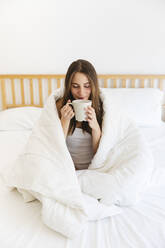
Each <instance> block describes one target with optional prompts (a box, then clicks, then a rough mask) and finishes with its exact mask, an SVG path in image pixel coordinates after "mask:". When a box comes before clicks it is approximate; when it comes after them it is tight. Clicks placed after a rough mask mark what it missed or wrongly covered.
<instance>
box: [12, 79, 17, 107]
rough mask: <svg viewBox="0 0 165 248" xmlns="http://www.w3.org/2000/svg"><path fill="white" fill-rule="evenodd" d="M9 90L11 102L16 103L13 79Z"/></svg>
mask: <svg viewBox="0 0 165 248" xmlns="http://www.w3.org/2000/svg"><path fill="white" fill-rule="evenodd" d="M11 90H12V99H13V104H16V100H15V99H16V98H15V87H14V79H13V78H12V79H11Z"/></svg>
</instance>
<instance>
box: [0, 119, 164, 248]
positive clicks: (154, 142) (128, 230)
mask: <svg viewBox="0 0 165 248" xmlns="http://www.w3.org/2000/svg"><path fill="white" fill-rule="evenodd" d="M141 132H142V133H143V134H144V136H145V137H146V139H147V141H148V143H149V145H150V148H151V150H152V152H153V156H154V159H155V166H156V167H158V168H159V169H160V171H163V170H165V123H163V124H162V125H161V126H160V127H157V128H153V127H152V128H141ZM30 133H31V131H30V130H22V131H1V132H0V159H1V164H0V170H3V167H4V166H5V165H6V164H7V163H10V162H12V161H13V160H14V159H15V158H16V157H17V156H18V154H19V153H20V152H21V150H22V149H23V146H24V145H25V143H26V142H27V140H28V137H29V135H30ZM0 188H1V190H0V247H2V248H9V247H12V248H34V247H40V248H45V247H47V248H54V247H58V248H64V247H65V248H77V247H79V248H91V247H95V248H98V247H101V248H118V247H122V248H130V247H133V248H136V247H137V248H155V247H158V248H164V247H165V187H164V186H159V185H157V186H156V187H153V188H149V190H148V191H147V192H146V193H145V194H144V195H143V196H142V199H141V201H140V202H139V203H138V204H137V205H136V206H134V207H131V208H126V207H125V208H124V211H123V213H122V214H120V215H116V216H113V217H110V218H105V219H103V220H101V221H92V222H88V224H87V225H86V227H85V229H84V230H83V231H82V232H81V234H80V235H79V236H77V237H76V238H75V239H73V240H69V239H66V238H65V237H63V236H62V235H60V234H58V233H56V232H54V231H52V230H51V229H49V228H48V227H47V226H45V225H44V224H43V223H42V221H41V216H40V213H41V211H40V210H41V205H40V202H38V201H37V200H35V201H33V202H29V203H25V202H23V199H22V197H21V195H20V194H19V193H18V192H17V191H16V190H14V191H8V190H7V189H6V187H5V186H4V185H3V183H2V181H0Z"/></svg>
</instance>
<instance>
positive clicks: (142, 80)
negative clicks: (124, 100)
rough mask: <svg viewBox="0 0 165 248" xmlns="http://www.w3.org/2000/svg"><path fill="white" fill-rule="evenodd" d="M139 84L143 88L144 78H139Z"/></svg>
mask: <svg viewBox="0 0 165 248" xmlns="http://www.w3.org/2000/svg"><path fill="white" fill-rule="evenodd" d="M140 86H141V88H144V78H143V79H141V81H140Z"/></svg>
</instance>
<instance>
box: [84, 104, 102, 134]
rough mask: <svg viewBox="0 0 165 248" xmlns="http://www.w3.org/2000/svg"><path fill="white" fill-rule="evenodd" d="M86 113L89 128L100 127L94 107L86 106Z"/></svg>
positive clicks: (96, 128) (95, 128)
mask: <svg viewBox="0 0 165 248" xmlns="http://www.w3.org/2000/svg"><path fill="white" fill-rule="evenodd" d="M86 115H87V118H86V121H88V124H89V126H90V128H92V129H93V130H98V129H100V126H99V124H98V122H97V118H96V113H95V109H94V108H92V107H91V106H88V107H87V108H86Z"/></svg>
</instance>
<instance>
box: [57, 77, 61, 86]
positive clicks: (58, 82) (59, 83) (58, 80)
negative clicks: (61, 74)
mask: <svg viewBox="0 0 165 248" xmlns="http://www.w3.org/2000/svg"><path fill="white" fill-rule="evenodd" d="M60 81H61V80H60V78H57V88H60V87H61V82H60Z"/></svg>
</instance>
